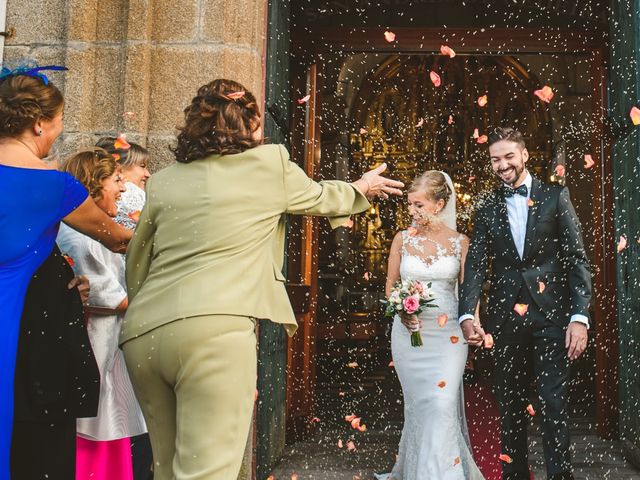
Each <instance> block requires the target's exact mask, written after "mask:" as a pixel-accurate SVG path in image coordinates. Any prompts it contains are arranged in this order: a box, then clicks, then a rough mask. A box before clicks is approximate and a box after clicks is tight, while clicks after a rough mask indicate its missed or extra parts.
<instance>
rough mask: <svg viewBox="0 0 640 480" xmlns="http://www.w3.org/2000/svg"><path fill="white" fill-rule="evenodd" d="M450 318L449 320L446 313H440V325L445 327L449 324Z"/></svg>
mask: <svg viewBox="0 0 640 480" xmlns="http://www.w3.org/2000/svg"><path fill="white" fill-rule="evenodd" d="M448 320H449V315H447V314H446V313H441V314H440V315H438V325H439V326H441V327H444V326H445V325H446V324H447V321H448Z"/></svg>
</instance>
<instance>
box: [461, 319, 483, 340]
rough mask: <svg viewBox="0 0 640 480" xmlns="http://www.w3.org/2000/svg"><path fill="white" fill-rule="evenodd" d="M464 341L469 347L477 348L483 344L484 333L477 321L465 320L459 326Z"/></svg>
mask: <svg viewBox="0 0 640 480" xmlns="http://www.w3.org/2000/svg"><path fill="white" fill-rule="evenodd" d="M460 328H462V334H463V335H464V339H465V340H466V342H467V343H468V344H469V345H472V346H474V347H479V346H480V345H482V344H483V343H484V337H485V333H484V330H483V329H482V327H481V326H480V322H479V321H478V320H477V319H473V320H472V319H470V318H469V319H467V320H465V321H464V322H462V324H461V325H460Z"/></svg>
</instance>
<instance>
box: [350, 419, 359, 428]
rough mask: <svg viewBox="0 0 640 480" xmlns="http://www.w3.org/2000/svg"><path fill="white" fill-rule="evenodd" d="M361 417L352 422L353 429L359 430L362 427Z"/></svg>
mask: <svg viewBox="0 0 640 480" xmlns="http://www.w3.org/2000/svg"><path fill="white" fill-rule="evenodd" d="M360 420H361V419H360V417H356V418H354V419H353V420H351V428H358V427H359V426H360Z"/></svg>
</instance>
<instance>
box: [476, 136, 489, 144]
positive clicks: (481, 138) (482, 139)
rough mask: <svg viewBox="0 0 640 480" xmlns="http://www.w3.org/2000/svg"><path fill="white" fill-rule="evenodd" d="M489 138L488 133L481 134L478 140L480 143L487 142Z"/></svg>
mask: <svg viewBox="0 0 640 480" xmlns="http://www.w3.org/2000/svg"><path fill="white" fill-rule="evenodd" d="M488 140H489V137H487V136H486V135H480V136H479V137H478V140H477V142H478V143H487V141H488Z"/></svg>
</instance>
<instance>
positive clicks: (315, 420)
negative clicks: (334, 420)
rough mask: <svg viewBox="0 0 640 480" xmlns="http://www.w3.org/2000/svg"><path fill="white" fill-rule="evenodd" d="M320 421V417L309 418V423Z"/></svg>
mask: <svg viewBox="0 0 640 480" xmlns="http://www.w3.org/2000/svg"><path fill="white" fill-rule="evenodd" d="M319 421H320V419H319V418H318V417H313V418H312V419H311V423H318V422H319Z"/></svg>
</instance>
